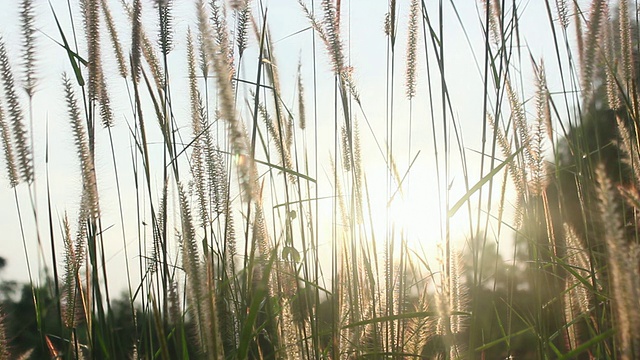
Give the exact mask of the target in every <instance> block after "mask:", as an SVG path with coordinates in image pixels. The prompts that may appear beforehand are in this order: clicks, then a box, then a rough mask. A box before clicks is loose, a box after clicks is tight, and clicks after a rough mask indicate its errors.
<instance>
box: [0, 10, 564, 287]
mask: <svg viewBox="0 0 640 360" xmlns="http://www.w3.org/2000/svg"><path fill="white" fill-rule="evenodd" d="M3 1H4V2H8V1H9V0H3ZM10 1H11V2H14V1H15V2H17V0H10ZM35 3H36V24H37V26H38V29H39V30H40V31H41V32H40V33H39V34H38V53H37V58H38V75H39V79H40V80H39V86H38V92H37V93H36V95H35V99H34V100H35V102H34V104H35V111H34V128H35V133H34V138H35V139H36V141H35V151H36V159H35V160H36V162H35V164H36V172H37V175H36V176H37V177H38V190H37V191H38V198H37V203H38V208H39V210H40V212H39V221H40V225H39V228H40V237H41V240H42V242H43V245H42V246H43V250H44V252H43V253H44V260H43V261H45V262H47V263H50V250H49V246H48V243H49V241H50V240H49V236H48V233H47V229H48V225H47V217H46V207H47V204H46V196H45V195H46V187H45V180H46V177H45V175H46V173H45V149H46V146H45V144H46V139H47V136H46V135H47V126H48V134H49V135H48V136H49V150H50V154H49V156H50V158H49V161H50V163H49V178H50V185H51V189H52V194H51V198H52V211H53V217H54V218H53V223H54V229H55V230H54V231H56V232H57V233H55V236H56V237H57V238H58V239H59V238H60V224H61V218H62V216H63V214H64V213H65V212H67V213H68V214H69V218H70V219H71V221H72V223H73V222H74V220H73V219H75V216H76V215H75V214H76V211H77V207H78V201H79V200H78V199H79V195H80V187H81V184H80V183H79V166H78V164H77V159H76V156H75V154H74V153H75V150H74V147H73V142H72V138H71V133H70V131H69V126H68V122H67V117H66V108H65V106H64V104H63V98H62V96H63V93H62V91H61V82H60V78H61V75H60V74H61V73H62V72H63V71H67V72H70V71H71V69H70V67H69V65H68V62H67V60H66V58H65V54H64V52H63V50H62V49H61V48H60V47H58V46H57V45H56V44H55V43H53V41H52V40H49V39H48V38H47V36H49V37H52V38H54V39H56V40H59V39H60V36H59V34H58V31H57V29H56V27H55V23H54V21H53V15H52V12H51V9H50V8H49V6H48V4H47V2H46V1H44V0H36V1H35ZM51 3H52V6H53V8H54V9H55V11H56V13H57V15H58V17H59V19H60V21H61V23H62V25H63V27H64V29H65V31H66V32H67V34H71V32H70V31H71V30H70V27H69V24H70V21H69V16H68V13H67V8H66V6H67V5H66V4H67V1H66V0H51ZM72 3H75V2H72ZM109 3H110V6H111V9H112V11H113V12H114V14H115V15H116V19H119V26H120V37H121V40H122V41H123V42H124V43H125V44H127V46H126V47H127V48H128V42H129V40H128V38H129V33H128V31H129V30H128V26H127V25H126V24H125V23H123V22H122V21H123V19H124V17H123V15H122V9H121V6H120V4H119V1H113V0H111V1H109ZM175 3H176V4H179V5H176V6H175V17H176V34H175V43H176V47H175V50H174V51H173V52H172V53H171V54H170V65H169V66H170V71H171V74H172V79H173V82H172V87H173V93H174V94H180V95H182V94H186V93H187V87H186V86H187V80H186V76H185V75H183V74H185V68H186V61H185V58H186V56H185V43H186V40H185V39H186V27H187V26H191V27H192V28H195V15H194V6H193V5H192V1H190V0H178V1H176V2H175ZM253 3H254V6H256V5H255V3H256V1H253ZM316 3H319V1H316ZM342 3H343V6H344V7H345V8H344V11H343V16H345V21H346V19H347V18H348V19H349V20H350V22H349V25H348V26H345V27H344V28H343V36H344V41H345V44H346V46H347V48H346V51H347V53H348V58H349V60H350V62H351V65H352V66H353V68H354V69H355V80H356V83H357V85H358V87H359V91H360V95H361V98H362V102H363V106H364V108H365V112H366V115H367V118H368V119H369V121H370V123H371V126H372V128H373V130H374V133H375V136H376V137H377V138H378V140H379V141H380V142H381V143H384V137H385V113H387V105H386V104H387V100H386V94H385V88H386V81H387V77H386V58H387V53H386V52H387V47H386V46H387V45H386V40H385V35H384V32H383V24H384V18H385V13H386V12H387V9H388V4H387V2H386V1H383V0H377V1H371V0H351V1H348V0H347V1H345V0H343V1H342ZM399 3H400V5H399V6H400V12H399V19H400V25H399V35H398V36H399V37H398V49H397V54H398V55H396V58H395V62H396V72H395V91H396V92H395V103H394V118H395V119H396V120H395V121H396V124H397V125H396V128H395V129H394V132H395V134H396V135H395V136H394V154H397V155H396V157H397V159H396V161H397V164H398V169H399V172H400V174H401V175H403V174H404V173H405V172H406V171H407V169H408V166H409V163H410V161H411V160H412V159H413V157H414V156H416V154H417V153H418V152H420V155H419V156H418V158H417V160H416V162H415V164H414V166H413V168H412V169H411V171H410V178H409V188H408V189H405V191H406V193H407V194H410V195H409V196H405V197H404V202H398V203H396V204H395V205H394V208H393V211H392V213H395V215H394V216H393V218H394V219H395V221H397V222H400V223H404V224H407V225H406V226H407V227H409V233H408V234H409V235H408V236H409V237H410V239H409V241H410V242H411V243H413V244H415V245H416V247H420V246H423V247H424V248H425V249H426V251H433V249H434V248H435V243H436V241H437V240H438V239H439V238H440V234H439V231H438V230H437V227H438V218H439V214H440V213H441V210H439V209H438V207H437V204H438V200H437V199H438V193H437V179H436V176H435V158H434V151H433V143H432V133H431V128H430V126H431V118H430V116H429V103H428V98H427V89H428V88H427V84H426V73H425V71H426V66H425V58H424V50H422V52H420V51H419V55H418V62H419V65H418V77H419V80H418V84H419V85H418V90H417V96H416V98H415V99H414V101H413V113H412V114H411V118H412V129H411V134H412V135H411V148H409V147H408V143H409V141H408V139H409V137H408V134H409V128H408V126H407V125H406V124H407V123H408V121H407V120H408V119H409V118H410V113H409V109H410V106H409V102H408V101H407V100H406V97H405V96H404V68H405V65H404V61H405V58H404V53H405V51H404V48H405V43H406V20H407V16H408V1H400V2H399ZM435 3H436V2H431V1H429V2H428V4H429V5H428V6H429V11H430V14H431V16H433V18H434V19H436V17H437V12H436V11H435V10H436V7H435V6H436V4H435ZM445 3H446V4H445V5H444V7H445V12H444V23H443V29H444V43H445V46H446V50H445V51H446V52H445V66H446V69H445V70H446V81H447V86H448V88H449V91H450V95H451V101H452V107H453V115H454V117H455V121H456V122H458V124H460V125H461V129H462V136H463V140H464V145H465V147H466V151H467V166H468V170H469V185H468V186H473V184H474V183H475V182H477V181H478V180H479V179H480V178H481V174H480V168H479V160H480V155H478V154H477V153H475V151H479V150H480V149H481V136H480V134H481V125H482V120H483V114H482V100H483V86H482V74H481V71H480V70H479V68H482V63H483V61H484V58H483V56H484V51H483V47H484V41H483V38H482V36H483V35H482V32H481V19H482V18H483V15H479V14H481V13H482V12H483V8H482V3H481V2H476V1H474V0H460V1H454V3H455V4H456V6H457V10H458V12H459V16H460V20H458V18H457V17H456V15H455V13H454V12H453V11H452V7H451V5H450V2H445ZM517 3H518V6H519V7H520V12H521V18H520V19H519V20H520V31H521V36H522V39H523V43H522V45H523V46H525V47H524V48H522V49H520V50H521V51H522V64H521V66H520V67H521V70H522V77H521V80H522V84H518V87H519V88H520V89H523V90H524V95H522V96H521V97H522V98H523V99H525V100H528V99H530V98H531V96H532V95H533V75H532V74H531V65H530V62H529V55H530V54H531V55H532V56H533V58H535V59H540V58H546V59H547V60H546V62H545V65H546V67H547V74H548V81H549V88H550V90H551V92H554V91H560V90H561V87H560V84H559V79H558V76H553V74H557V72H558V65H557V62H556V59H555V49H554V47H553V43H552V41H551V40H550V39H551V33H550V27H549V23H548V19H547V13H546V9H545V7H544V2H543V1H519V2H517ZM143 4H144V7H145V11H146V13H145V17H144V18H143V20H144V22H145V24H146V30H147V32H148V33H150V34H154V30H153V28H152V26H153V23H154V21H153V20H151V19H152V18H151V17H152V16H153V15H154V14H153V13H152V12H151V11H150V10H151V1H143ZM263 6H264V7H268V9H269V11H268V22H269V23H270V25H271V31H272V33H273V37H274V39H276V40H277V39H281V40H279V41H277V42H276V44H275V46H276V48H275V55H276V57H277V60H278V69H279V71H280V76H281V80H282V89H283V98H284V100H285V102H287V103H288V104H289V105H290V106H291V105H292V104H294V103H295V100H294V99H295V78H296V69H297V64H298V59H299V57H301V59H302V63H303V68H302V69H303V78H304V81H305V86H306V90H307V98H308V101H307V108H308V114H307V119H309V120H308V121H309V122H311V121H312V116H313V113H312V111H313V109H312V107H311V105H310V104H312V94H311V89H312V85H311V84H312V79H313V73H312V71H313V69H312V56H313V55H312V47H311V32H310V31H305V32H302V33H299V34H296V33H297V32H299V31H300V30H303V29H306V28H308V26H309V23H308V21H307V19H305V17H304V14H303V13H302V11H301V9H300V7H299V6H298V4H297V1H295V0H271V1H263ZM75 11H76V12H75V15H74V16H76V18H75V21H76V26H77V27H76V30H78V31H80V32H81V31H82V29H81V18H80V17H78V12H77V9H76V10H75ZM17 19H18V16H17V6H15V7H10V6H5V7H4V8H3V11H2V12H0V24H2V25H0V34H1V35H2V36H3V38H4V39H5V41H6V42H7V47H8V49H9V52H10V57H11V60H12V65H13V67H14V73H16V75H18V70H19V69H20V68H19V66H18V65H19V57H18V54H19V37H20V31H19V27H18V24H17ZM461 22H462V24H464V29H463V28H462V27H461ZM465 31H466V33H465ZM293 34H296V35H293ZM45 35H46V36H45ZM467 36H468V39H467ZM250 39H251V40H250V44H249V46H250V47H251V49H250V50H249V51H248V53H247V55H246V56H245V61H244V64H243V66H242V67H243V70H242V72H243V73H246V74H249V75H248V77H249V78H250V80H251V81H253V77H254V75H253V74H254V72H253V69H254V67H255V65H254V64H255V63H256V62H257V59H256V56H257V53H256V51H255V48H256V41H255V40H254V39H253V37H250ZM420 41H422V36H421V37H420ZM80 42H81V43H83V42H84V39H81V40H80ZM80 48H81V53H82V51H84V50H83V49H84V46H83V45H80ZM103 51H104V53H105V59H106V60H105V62H106V72H107V74H108V78H109V87H110V91H111V93H112V96H113V99H112V103H113V104H114V110H115V112H116V114H117V115H116V119H115V122H116V125H115V128H114V129H113V136H114V139H115V142H116V149H117V153H116V156H117V161H118V163H119V164H122V165H121V166H119V168H118V169H119V170H118V171H119V176H120V179H121V181H122V183H123V193H124V194H125V195H124V198H125V199H127V198H129V199H133V196H130V197H127V196H128V195H127V194H131V193H132V192H133V194H135V189H133V188H132V186H131V185H130V184H131V179H133V175H132V169H131V165H130V156H131V147H130V136H129V130H128V127H127V123H128V122H129V123H130V122H131V121H132V119H131V111H130V109H129V102H128V100H127V96H126V87H125V86H124V84H123V82H122V80H120V79H119V78H118V76H117V69H116V65H115V62H114V60H113V54H111V52H110V51H109V45H108V41H107V38H106V36H105V37H104V43H103ZM429 51H430V56H431V58H430V61H431V66H434V64H435V61H434V58H433V48H432V46H431V44H429ZM318 54H319V55H318V56H317V60H318V68H319V69H320V72H319V74H318V76H319V78H318V94H319V96H318V123H319V124H320V125H319V134H318V135H319V139H320V141H319V147H318V156H319V161H320V170H319V173H318V174H310V175H311V176H314V177H317V179H318V180H319V182H320V183H319V185H318V186H319V196H329V195H331V187H330V185H329V184H328V182H327V178H329V177H331V176H330V175H328V174H330V173H331V169H330V165H329V158H330V156H331V154H332V153H333V132H334V127H333V113H332V110H331V109H333V95H332V94H333V77H332V74H331V73H330V62H329V58H328V57H327V55H326V53H325V49H324V46H323V45H322V44H321V43H320V42H318ZM564 57H566V56H564ZM476 61H477V63H476ZM513 70H515V71H514V74H517V72H516V71H519V70H518V69H513ZM514 80H515V79H514ZM439 81H440V79H439V77H438V75H437V73H435V72H433V73H432V85H433V86H434V92H435V93H436V94H438V93H439ZM327 94H330V96H329V95H327ZM176 98H181V99H185V100H182V101H184V102H181V103H177V104H176V109H177V110H176V118H177V119H178V122H179V124H180V125H181V126H188V124H189V120H188V119H189V115H188V112H189V104H188V101H187V100H188V99H187V98H186V97H177V96H176ZM23 100H24V99H23ZM434 101H435V103H436V104H439V101H440V100H439V99H438V97H436V99H434ZM23 108H24V109H25V110H26V100H25V101H24V102H23ZM325 109H330V110H329V111H326V110H325ZM530 112H531V113H533V109H531V110H530ZM435 114H436V124H438V125H437V129H436V132H437V133H438V137H439V138H438V141H439V146H440V147H441V146H442V128H441V122H442V120H441V118H440V114H441V110H440V109H439V108H436V109H435ZM357 117H358V119H359V120H360V129H361V134H362V138H363V153H364V154H365V156H364V169H365V172H366V176H367V181H368V182H369V186H370V187H373V188H376V189H378V192H382V193H384V189H385V181H384V179H385V176H386V175H385V174H386V173H385V166H384V163H383V160H384V158H383V156H382V155H380V153H379V151H378V150H377V148H376V146H375V145H374V141H373V136H372V133H371V132H370V131H369V129H368V127H367V125H366V124H365V123H364V121H363V120H364V119H363V117H362V115H361V114H360V113H359V112H357ZM180 119H184V120H180ZM150 128H151V126H150ZM154 129H155V128H154ZM154 131H156V130H154ZM184 134H185V135H187V134H189V132H188V131H185V132H184ZM152 136H154V137H155V139H156V140H157V139H159V134H158V133H157V131H156V132H155V133H153V134H152ZM307 140H308V141H312V140H313V136H312V135H311V133H309V134H307ZM453 140H454V139H453ZM97 142H98V147H99V148H98V153H97V160H96V167H97V171H98V178H99V186H100V195H101V207H102V211H103V215H104V224H103V226H104V227H108V226H110V225H113V224H116V225H118V224H119V215H118V214H119V213H118V203H117V201H116V189H115V182H114V178H113V165H112V160H111V156H110V153H109V146H108V134H107V132H106V131H105V130H103V129H101V130H100V132H99V135H98V139H97ZM159 146H160V145H159ZM439 151H440V152H441V153H440V156H442V148H440V149H439ZM398 154H399V155H398ZM450 166H451V178H450V184H449V185H450V188H451V190H450V197H451V203H454V202H455V201H457V200H458V199H459V198H460V197H461V196H462V195H463V194H464V192H465V190H464V189H465V184H464V175H463V173H462V171H461V169H462V167H461V163H460V157H459V154H458V153H457V152H454V153H453V154H452V156H451V164H450ZM2 169H3V170H2V171H0V174H2V176H0V229H2V232H3V234H2V237H1V238H0V241H1V243H0V244H1V246H0V256H3V257H5V258H7V259H8V260H9V262H8V267H7V269H6V271H4V272H3V273H2V278H4V279H16V280H20V281H25V280H27V279H28V278H27V266H26V261H25V255H24V247H23V243H22V240H21V235H20V227H19V225H18V217H17V213H16V206H15V199H14V192H13V190H12V189H10V188H9V186H8V181H7V177H6V174H5V172H4V166H3V167H2ZM485 173H486V169H485ZM152 176H155V180H156V181H159V180H160V179H161V173H160V172H158V173H157V174H155V175H152ZM499 178H500V179H501V177H499ZM442 186H443V187H445V188H446V187H447V185H446V184H443V185H442ZM499 188H500V184H496V185H494V193H496V192H497V193H499ZM17 191H18V197H19V199H20V209H21V211H22V218H23V221H24V225H25V228H26V229H27V231H26V233H25V237H26V244H27V251H28V252H29V254H31V255H30V256H29V258H30V260H31V262H32V263H31V269H32V271H36V269H37V268H39V265H38V262H39V261H40V258H39V257H38V256H37V254H38V252H37V251H36V249H37V241H36V239H37V236H36V234H35V232H34V231H33V229H34V228H35V226H34V223H33V218H34V217H33V214H32V213H31V206H30V204H29V197H28V193H27V189H26V187H25V185H20V186H19V187H18V189H17ZM372 192H373V191H372ZM158 193H160V191H159V188H158ZM484 196H485V201H486V194H485V195H484ZM372 201H373V202H374V204H377V206H374V209H376V208H377V209H384V208H385V206H386V203H385V202H386V200H385V198H384V197H383V196H378V197H373V198H372ZM494 201H495V199H494ZM496 204H497V202H496V203H494V205H493V209H494V210H495V207H496ZM474 206H477V204H474ZM125 207H127V208H128V209H129V210H126V214H129V215H131V216H132V217H131V218H126V219H125V223H126V227H127V231H128V239H129V241H130V246H129V261H133V262H135V263H137V260H136V254H137V245H136V243H135V236H134V235H135V229H136V219H135V212H134V210H131V209H135V204H131V203H127V204H125ZM485 207H486V203H485V204H483V208H485ZM508 210H509V209H507V211H508ZM330 212H331V209H330V205H329V204H327V205H323V208H321V213H320V217H321V218H322V217H324V216H327V217H328V219H327V220H328V221H331V217H330V215H328V214H330ZM460 214H461V215H459V216H458V217H456V218H455V219H453V220H452V224H453V226H452V227H453V229H454V230H455V232H454V236H455V237H456V238H457V239H459V242H460V243H462V244H463V243H464V239H465V236H468V231H467V229H468V223H469V220H468V219H467V218H466V216H465V212H464V211H462V210H461V211H460ZM384 215H385V211H384V210H383V211H376V212H375V213H374V215H373V216H374V219H376V217H380V216H382V218H380V220H378V221H376V222H378V223H382V222H383V220H384V218H383V216H384ZM321 222H322V220H321ZM328 224H330V223H327V224H326V225H328ZM118 226H119V225H118ZM118 226H116V227H118ZM493 226H494V229H493V230H489V231H495V222H493ZM108 231H111V232H112V233H113V234H114V235H113V240H112V241H108V242H107V243H106V244H105V246H106V249H105V251H106V252H107V256H108V258H109V263H108V265H107V266H108V268H109V269H110V271H111V272H112V273H113V274H114V275H115V276H112V279H113V278H116V279H118V280H115V281H116V282H117V281H119V280H120V279H123V277H122V271H123V269H124V266H125V256H124V253H123V251H122V248H123V245H122V239H121V236H119V234H120V229H119V228H118V229H116V228H114V229H112V230H108ZM149 231H150V230H149ZM321 231H322V230H321ZM326 234H330V232H329V231H328V230H327V231H326ZM509 237H510V235H509V234H508V233H507V234H506V235H504V238H509ZM131 241H132V242H131ZM328 244H329V243H328V240H327V241H325V242H324V245H325V246H326V248H327V249H329V247H328V246H329V245H328ZM57 246H58V247H60V245H57ZM58 253H59V254H58V256H61V255H62V252H61V251H58ZM123 281H124V280H123ZM122 284H123V285H124V282H123V283H122Z"/></svg>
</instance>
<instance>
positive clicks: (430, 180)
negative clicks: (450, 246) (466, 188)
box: [365, 172, 470, 249]
mask: <svg viewBox="0 0 640 360" xmlns="http://www.w3.org/2000/svg"><path fill="white" fill-rule="evenodd" d="M372 175H373V176H372ZM420 175H423V176H420ZM400 180H401V179H400ZM399 182H401V185H400V186H398V183H399ZM366 183H367V185H366V186H367V190H368V195H369V196H368V201H369V203H368V205H369V206H368V207H367V209H365V218H366V216H367V215H369V216H370V219H371V221H370V222H371V223H372V224H373V225H369V227H373V229H371V230H373V231H375V233H376V234H387V235H393V236H394V239H395V240H402V241H404V242H406V243H407V245H408V246H409V247H412V248H429V249H432V248H434V247H435V246H437V244H438V243H441V242H444V241H445V239H446V237H447V221H448V226H449V239H450V240H451V241H456V242H457V241H464V239H465V238H466V237H467V236H468V235H469V231H470V228H469V221H470V218H469V215H468V213H467V212H466V211H464V209H461V210H460V211H458V212H457V213H456V214H455V215H453V216H451V217H449V218H447V216H448V215H447V208H446V205H445V199H446V193H444V191H442V190H439V187H438V184H437V180H436V179H435V178H434V177H429V176H426V174H421V173H419V172H416V174H415V175H414V176H413V177H411V178H408V181H407V178H405V180H404V181H397V180H396V179H393V178H389V177H387V176H385V175H384V174H382V175H380V174H377V173H370V174H368V175H367V179H366ZM441 188H442V187H440V189H441ZM445 191H448V190H445ZM451 197H452V196H451ZM455 200H457V198H451V199H450V202H451V203H453V202H454V201H455ZM367 210H369V212H370V214H366V213H367ZM365 222H366V220H365ZM377 238H381V237H380V236H377Z"/></svg>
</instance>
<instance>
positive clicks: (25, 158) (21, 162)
mask: <svg viewBox="0 0 640 360" xmlns="http://www.w3.org/2000/svg"><path fill="white" fill-rule="evenodd" d="M0 72H1V75H2V83H3V88H4V95H5V98H6V101H7V110H8V113H9V119H10V120H11V130H12V132H13V133H12V135H13V143H14V144H15V145H16V150H17V155H18V162H17V164H18V167H19V170H20V177H21V178H22V180H23V181H25V182H27V183H30V182H31V181H33V177H34V174H33V160H32V154H31V145H30V144H29V140H28V136H27V129H26V127H25V124H24V115H23V113H22V108H21V106H20V102H19V100H18V94H17V93H16V89H15V82H14V80H13V73H12V71H11V65H10V64H9V57H8V56H7V49H6V47H5V44H4V39H3V38H2V36H0Z"/></svg>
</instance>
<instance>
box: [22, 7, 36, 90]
mask: <svg viewBox="0 0 640 360" xmlns="http://www.w3.org/2000/svg"><path fill="white" fill-rule="evenodd" d="M34 21H35V14H34V9H33V0H22V1H21V2H20V27H21V30H22V62H23V66H24V89H25V91H26V92H27V95H28V96H29V97H33V93H34V92H35V83H36V75H35V65H36V59H35V57H36V49H35V47H36V46H35V33H36V28H35V25H34Z"/></svg>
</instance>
